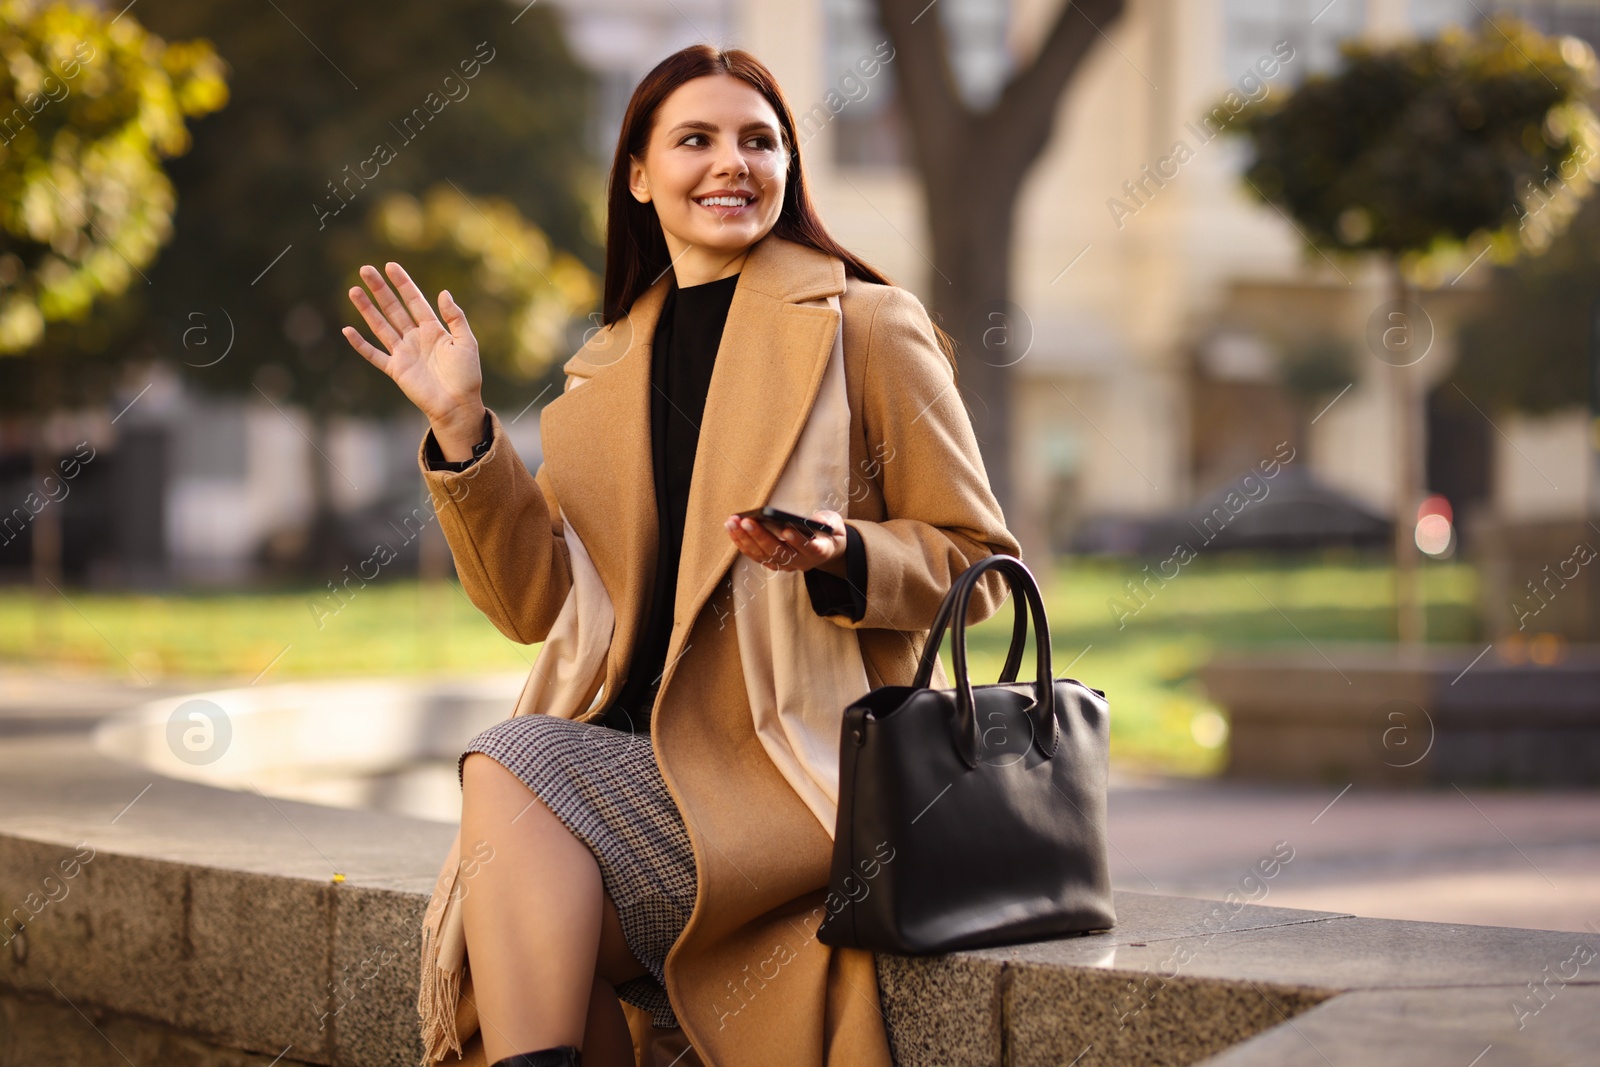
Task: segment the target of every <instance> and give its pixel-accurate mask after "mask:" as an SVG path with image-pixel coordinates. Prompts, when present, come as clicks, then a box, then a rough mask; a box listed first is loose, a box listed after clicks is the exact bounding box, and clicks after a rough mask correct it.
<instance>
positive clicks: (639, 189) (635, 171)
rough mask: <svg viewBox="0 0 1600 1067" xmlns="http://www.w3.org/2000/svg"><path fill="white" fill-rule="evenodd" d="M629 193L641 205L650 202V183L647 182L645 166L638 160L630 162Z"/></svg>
mask: <svg viewBox="0 0 1600 1067" xmlns="http://www.w3.org/2000/svg"><path fill="white" fill-rule="evenodd" d="M628 192H630V193H632V194H633V198H634V199H635V200H637V201H639V203H641V204H648V203H649V202H650V183H649V182H648V181H646V180H645V176H644V166H643V164H641V163H640V162H639V161H638V160H636V159H630V160H629V162H628Z"/></svg>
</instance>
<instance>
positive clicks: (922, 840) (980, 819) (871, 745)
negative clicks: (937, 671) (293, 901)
mask: <svg viewBox="0 0 1600 1067" xmlns="http://www.w3.org/2000/svg"><path fill="white" fill-rule="evenodd" d="M991 569H998V570H1000V571H1001V573H1003V574H1004V575H1005V576H1006V578H1007V580H1008V582H1009V583H1010V585H1011V591H1012V597H1011V599H1012V601H1013V602H1015V604H1016V625H1015V627H1014V628H1013V632H1012V637H1011V650H1010V652H1009V653H1008V654H1007V656H1006V662H1005V667H1004V669H1003V670H1002V671H1001V673H1000V680H999V681H998V682H996V683H994V684H992V685H978V686H974V685H972V684H971V683H970V682H969V680H968V677H967V635H966V619H967V610H968V604H969V602H970V601H971V598H972V592H973V589H974V588H975V586H976V585H977V582H978V579H979V578H981V577H982V576H983V575H984V574H985V573H987V572H988V571H990V570H991ZM1029 611H1031V612H1032V614H1033V629H1034V643H1035V645H1036V646H1037V660H1036V666H1035V677H1034V680H1033V681H1032V682H1018V681H1017V680H1016V677H1017V669H1018V667H1019V666H1020V665H1021V663H1022V655H1023V648H1024V645H1025V643H1026V640H1027V635H1028V622H1027V620H1028V612H1029ZM952 620H954V626H953V633H952V643H953V656H954V660H955V688H954V689H930V688H928V682H929V680H930V679H931V678H932V675H933V667H934V663H935V662H936V660H937V658H938V655H939V647H940V644H941V642H942V640H943V638H944V631H945V628H946V627H947V626H949V625H950V624H951V622H952ZM1109 715H1110V709H1109V707H1108V705H1107V702H1106V698H1105V694H1104V693H1103V692H1101V691H1100V690H1098V689H1090V688H1089V687H1088V686H1086V685H1084V684H1082V683H1081V682H1077V681H1074V680H1072V679H1070V678H1064V679H1057V678H1055V677H1054V676H1053V675H1052V674H1051V667H1050V629H1049V625H1048V623H1047V622H1046V620H1045V614H1044V598H1043V597H1042V596H1041V594H1040V592H1039V583H1038V582H1037V581H1035V580H1034V577H1033V573H1032V572H1031V571H1029V570H1028V568H1027V567H1026V566H1025V565H1024V564H1023V562H1022V561H1021V560H1020V559H1017V558H1016V557H1015V556H1009V555H1005V554H1003V553H1000V554H995V555H991V556H987V557H985V558H984V559H982V560H979V561H978V562H977V563H974V564H972V565H971V566H970V567H968V568H967V569H966V570H964V571H962V572H961V574H960V575H959V576H958V577H957V579H956V581H955V583H954V584H953V585H952V587H951V589H950V592H949V594H948V595H947V596H946V597H945V599H944V603H943V604H941V605H940V607H939V612H938V615H937V616H935V618H934V621H933V626H932V628H931V630H930V632H929V634H928V642H927V644H926V645H925V646H924V647H923V650H922V659H921V662H920V663H919V665H918V668H917V674H916V677H915V678H914V679H913V680H912V684H911V685H909V686H904V685H898V686H895V685H891V686H881V687H879V688H877V689H874V690H872V691H871V692H869V693H868V694H866V695H865V696H863V697H862V698H861V699H860V700H858V701H856V702H855V703H853V704H851V705H850V706H849V707H848V708H847V709H845V713H844V724H843V735H842V737H841V743H840V756H839V814H838V823H837V826H836V834H835V836H834V844H833V866H832V870H831V872H830V876H829V885H828V888H829V892H828V894H827V897H826V911H827V914H826V915H825V916H824V918H823V921H822V923H821V925H820V926H819V927H818V928H817V932H816V936H817V939H818V940H819V941H821V942H822V943H823V944H826V945H833V946H836V947H841V948H864V949H871V950H874V951H883V952H895V953H901V954H904V955H922V954H926V953H934V952H950V951H955V950H958V949H970V948H987V947H991V946H996V945H1009V944H1016V943H1018V942H1022V941H1038V940H1046V939H1049V938H1055V937H1062V936H1064V935H1067V934H1078V933H1087V932H1089V931H1092V930H1106V929H1109V928H1111V927H1112V926H1113V925H1115V923H1116V912H1115V911H1114V910H1113V908H1112V903H1111V877H1110V872H1109V870H1108V868H1107V864H1106V836H1105V827H1106V772H1107V762H1108V756H1109V744H1110V722H1109Z"/></svg>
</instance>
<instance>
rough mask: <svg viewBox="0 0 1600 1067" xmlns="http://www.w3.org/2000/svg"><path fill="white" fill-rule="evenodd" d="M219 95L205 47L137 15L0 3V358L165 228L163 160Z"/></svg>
mask: <svg viewBox="0 0 1600 1067" xmlns="http://www.w3.org/2000/svg"><path fill="white" fill-rule="evenodd" d="M227 99H228V90H227V85H226V82H225V81H224V66H223V63H222V61H221V60H220V59H219V58H218V56H217V55H216V53H215V52H214V51H213V50H212V48H211V45H210V44H209V43H207V42H205V41H202V40H197V41H189V42H180V43H173V44H168V43H166V42H165V41H163V40H162V39H161V38H159V37H155V36H152V35H150V34H148V33H146V32H145V30H144V29H143V27H141V26H140V25H139V23H138V21H137V20H136V19H135V18H134V16H133V15H131V14H127V13H124V14H123V15H122V16H121V17H113V16H112V15H111V14H110V13H108V12H107V11H104V10H102V9H100V8H97V7H91V6H88V5H87V4H67V3H60V2H57V3H49V4H46V3H41V2H39V0H4V2H0V355H12V354H15V353H19V352H24V351H27V350H28V349H30V348H33V347H34V346H35V345H37V344H38V343H39V342H40V340H41V339H42V338H43V337H44V334H45V329H46V326H47V324H48V323H52V322H69V321H70V322H77V321H82V320H83V319H84V318H85V316H86V315H87V314H88V313H89V311H90V309H91V308H93V307H94V306H95V305H96V302H97V301H99V300H101V299H102V298H105V297H115V296H117V295H118V294H121V293H122V292H123V291H124V290H126V289H127V287H128V285H129V283H130V282H131V281H132V280H133V278H134V277H135V275H136V274H137V273H138V272H140V271H141V270H142V268H144V267H146V266H148V265H149V264H150V263H151V261H152V260H154V259H155V257H156V253H157V251H158V250H159V249H160V247H161V245H162V244H163V243H164V242H166V241H167V240H168V239H169V238H170V236H171V234H172V212H173V206H174V193H173V187H172V183H171V182H170V181H169V180H168V178H167V176H166V174H165V173H164V172H163V171H162V164H161V160H162V159H163V158H170V157H173V156H177V155H180V154H182V153H184V152H186V151H188V149H189V144H190V141H189V131H188V129H187V128H186V127H185V125H184V119H185V118H192V117H195V116H199V115H204V114H206V113H208V112H212V111H216V110H217V109H218V108H221V107H222V106H223V105H224V104H225V103H226V102H227Z"/></svg>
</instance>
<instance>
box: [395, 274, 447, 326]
mask: <svg viewBox="0 0 1600 1067" xmlns="http://www.w3.org/2000/svg"><path fill="white" fill-rule="evenodd" d="M384 266H385V269H387V270H388V272H389V280H390V281H392V282H394V287H395V288H396V289H398V290H400V299H401V300H404V301H405V303H406V310H407V311H409V312H411V317H412V318H414V319H416V320H417V325H418V326H424V325H427V324H428V323H429V322H438V321H439V316H437V315H435V314H434V313H433V308H432V307H430V306H429V305H428V298H427V297H425V296H423V295H422V290H421V289H418V288H417V283H416V282H414V281H412V280H411V275H409V274H407V273H406V269H405V268H404V267H402V266H401V265H400V264H398V263H395V262H392V261H391V262H389V263H386V264H385V265H384Z"/></svg>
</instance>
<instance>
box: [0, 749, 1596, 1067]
mask: <svg viewBox="0 0 1600 1067" xmlns="http://www.w3.org/2000/svg"><path fill="white" fill-rule="evenodd" d="M3 756H4V759H5V761H6V765H7V768H8V771H7V774H6V776H5V778H4V780H3V781H0V905H4V906H6V907H13V906H15V905H17V904H18V903H20V902H22V901H24V900H25V899H28V897H29V894H38V895H37V896H35V897H33V898H32V899H33V900H35V901H36V902H38V901H44V900H45V899H46V897H45V895H46V894H47V893H49V894H54V895H55V896H56V897H57V899H55V900H49V901H47V902H45V903H43V906H42V907H41V908H40V909H39V911H38V914H37V915H36V916H35V917H34V918H33V919H32V920H31V921H30V922H29V924H28V926H27V928H26V929H25V930H24V931H23V933H22V934H21V935H20V936H18V937H14V938H11V939H10V940H9V943H8V944H4V945H3V947H0V987H3V988H4V989H5V990H7V991H8V992H7V993H6V994H5V995H4V996H0V1018H4V1019H5V1020H6V1021H7V1028H6V1029H7V1034H6V1037H5V1038H4V1039H3V1040H0V1067H3V1065H9V1064H12V1063H16V1064H23V1063H26V1064H30V1065H31V1064H35V1063H39V1062H47V1061H48V1060H50V1059H54V1060H56V1061H58V1062H93V1061H91V1060H86V1059H84V1058H83V1055H82V1054H81V1049H82V1048H83V1047H84V1046H83V1045H82V1043H81V1040H80V1039H81V1038H82V1037H83V1036H84V1035H85V1034H87V1035H88V1036H89V1037H91V1038H93V1039H94V1040H95V1041H100V1040H102V1038H101V1037H97V1036H95V1035H94V1034H93V1033H92V1032H91V1031H90V1028H89V1024H88V1022H87V1020H88V1019H90V1018H97V1019H99V1018H104V1019H106V1020H109V1021H110V1023H109V1024H110V1025H111V1026H112V1027H113V1028H116V1027H121V1028H122V1029H121V1030H118V1032H119V1033H127V1034H129V1035H130V1037H129V1040H130V1041H141V1042H144V1044H143V1045H141V1046H140V1047H149V1048H158V1047H167V1046H165V1045H163V1044H162V1042H169V1043H173V1042H175V1043H176V1044H172V1045H171V1047H172V1048H174V1049H177V1048H189V1049H192V1050H200V1049H209V1050H211V1051H210V1052H208V1053H206V1055H212V1056H213V1058H214V1062H216V1063H219V1064H221V1063H240V1064H245V1063H257V1062H260V1061H259V1060H257V1059H255V1058H252V1057H265V1058H266V1059H267V1060H268V1061H270V1058H271V1057H274V1056H278V1055H280V1054H281V1055H283V1056H284V1060H283V1061H282V1062H300V1063H317V1064H338V1065H363V1067H364V1065H369V1064H370V1065H380V1064H382V1065H390V1064H393V1065H397V1067H399V1065H405V1067H409V1065H411V1064H415V1063H416V1062H417V1061H418V1059H419V1046H418V1042H417V1039H416V1015H415V1009H414V1004H415V996H416V980H417V979H416V974H417V967H416V958H417V942H416V930H417V924H418V921H419V919H420V916H421V914H422V911H423V909H424V907H425V906H426V902H427V893H428V891H429V889H430V887H431V884H432V880H433V878H434V876H435V874H436V873H437V867H438V863H439V860H440V857H442V856H443V854H444V850H445V849H446V848H447V847H448V844H449V840H450V837H451V834H452V830H451V828H450V827H449V826H447V825H444V824H441V823H434V822H425V821H423V820H418V819H410V818H405V817H402V816H393V815H383V814H377V813H371V812H360V811H347V810H340V809H332V808H324V807H319V806H317V805H311V804H301V803H296V802H293V801H286V800H269V799H268V798H266V797H263V796H260V795H256V794H252V793H238V792H229V791H225V790H218V789H214V788H211V787H208V786H202V785H197V784H194V783H187V782H177V781H173V780H170V779H164V778H158V777H154V776H152V775H151V774H150V773H149V772H147V771H142V770H139V769H137V768H134V767H131V766H128V765H124V764H119V763H114V762H112V761H109V760H106V759H105V758H103V757H100V756H98V755H96V754H94V753H93V752H92V751H87V750H86V748H85V746H84V745H83V744H82V743H81V738H80V739H77V741H76V742H74V740H73V739H72V738H68V737H50V736H30V737H21V738H13V739H9V740H8V741H7V742H6V743H5V745H4V753H3ZM80 842H84V843H87V845H88V846H89V847H90V848H92V849H93V855H92V858H89V859H87V860H85V861H81V862H80V863H79V865H78V869H77V871H76V874H75V876H74V877H71V878H64V877H62V876H61V873H60V871H61V866H60V865H61V862H62V861H63V860H64V859H68V858H70V857H73V856H74V855H75V854H76V850H77V846H78V845H79V843H80ZM335 872H337V873H341V874H343V875H344V876H345V878H344V881H343V882H340V883H336V882H334V881H333V877H332V876H333V874H334V873H335ZM46 878H53V879H54V882H53V886H54V888H52V887H51V884H48V883H47V882H46ZM1117 908H1118V915H1119V918H1120V920H1121V922H1120V925H1119V926H1118V927H1117V928H1116V929H1115V930H1113V931H1110V932H1108V933H1105V934H1100V935H1093V936H1088V937H1080V938H1069V939H1064V940H1060V941H1052V942H1041V943H1037V944H1029V945H1019V946H1012V947H1009V948H1001V949H986V950H978V951H970V952H961V953H954V954H950V955H945V956H937V957H924V958H911V957H899V956H890V955H881V956H880V957H879V960H878V973H879V983H880V988H881V990H882V996H883V1005H884V1010H885V1016H886V1019H887V1021H888V1026H889V1030H890V1034H891V1039H892V1042H893V1045H894V1048H895V1052H896V1057H897V1061H898V1063H899V1064H900V1065H901V1067H921V1065H924V1064H927V1065H933V1064H938V1065H940V1067H948V1065H966V1064H972V1065H984V1067H987V1065H993V1064H1002V1063H1003V1064H1007V1065H1019V1067H1020V1065H1029V1064H1052V1065H1057V1067H1059V1065H1060V1064H1066V1063H1072V1062H1074V1061H1075V1059H1076V1060H1077V1062H1078V1063H1079V1064H1080V1065H1081V1067H1093V1065H1096V1064H1191V1063H1196V1062H1198V1061H1201V1060H1203V1059H1205V1057H1207V1056H1214V1057H1215V1059H1214V1060H1212V1061H1209V1062H1211V1063H1214V1064H1216V1065H1221V1067H1253V1065H1266V1064H1278V1063H1300V1062H1305V1063H1321V1062H1323V1060H1322V1057H1323V1056H1326V1057H1327V1058H1328V1059H1329V1060H1331V1061H1333V1062H1360V1063H1363V1064H1375V1065H1380V1067H1381V1065H1385V1064H1395V1065H1399V1064H1407V1065H1424V1067H1426V1065H1430V1064H1441V1065H1446V1064H1447V1065H1449V1067H1462V1065H1463V1064H1465V1063H1468V1062H1470V1061H1471V1058H1472V1055H1476V1054H1477V1052H1478V1051H1481V1049H1482V1048H1483V1047H1484V1046H1485V1045H1489V1044H1495V1045H1496V1046H1497V1047H1501V1046H1502V1045H1503V1046H1504V1047H1510V1048H1518V1049H1525V1050H1526V1051H1527V1055H1526V1056H1523V1057H1519V1058H1518V1062H1542V1061H1544V1060H1552V1061H1553V1060H1554V1059H1556V1058H1558V1057H1557V1052H1558V1050H1561V1049H1566V1048H1575V1047H1578V1045H1579V1044H1581V1043H1583V1042H1589V1044H1587V1045H1585V1046H1584V1047H1586V1048H1592V1042H1593V1036H1594V1027H1595V1022H1594V1020H1595V1018H1597V1016H1596V1014H1595V1013H1594V1012H1593V1011H1592V1010H1590V1009H1591V1008H1592V1006H1593V1004H1594V1003H1595V1000H1596V997H1597V996H1600V983H1597V982H1596V979H1595V975H1596V974H1597V973H1600V959H1592V960H1591V961H1590V962H1589V963H1587V964H1585V965H1583V966H1581V967H1580V968H1579V973H1578V974H1577V975H1576V976H1574V977H1573V978H1572V979H1571V980H1570V981H1566V982H1564V983H1562V982H1559V980H1557V982H1556V984H1555V985H1547V986H1545V987H1544V988H1545V989H1546V990H1547V993H1546V998H1547V999H1546V1001H1544V1002H1538V1001H1534V1002H1530V1003H1535V1004H1538V1003H1543V1004H1544V1006H1543V1009H1542V1011H1540V1012H1539V1013H1537V1014H1536V1015H1534V1016H1532V1017H1531V1018H1529V1019H1527V1020H1526V1025H1525V1026H1524V1027H1523V1028H1522V1029H1521V1030H1516V1029H1514V1026H1513V1024H1514V1023H1515V1021H1516V1018H1515V1014H1514V1012H1513V1010H1512V1009H1511V1008H1510V1007H1509V1005H1510V1004H1511V1003H1512V999H1513V998H1515V997H1516V996H1517V995H1518V994H1519V992H1520V994H1521V995H1522V996H1523V997H1524V998H1526V997H1528V996H1531V993H1530V992H1529V991H1528V989H1527V988H1526V985H1527V983H1529V982H1537V981H1540V980H1541V979H1545V978H1547V977H1548V976H1549V975H1550V974H1551V971H1550V970H1546V968H1547V967H1548V968H1551V969H1557V970H1559V969H1560V968H1561V966H1562V961H1564V960H1568V959H1570V958H1571V957H1572V956H1573V953H1574V948H1575V946H1578V945H1585V946H1600V937H1594V936H1590V935H1585V934H1565V933H1553V932H1548V931H1529V930H1512V929H1502V928H1492V927H1471V926H1450V925H1443V924H1434V923H1414V922H1397V921H1389V920H1373V919H1359V918H1356V917H1353V916H1349V915H1341V914H1335V913H1327V912H1309V911H1297V910H1290V909H1283V908H1274V907H1265V906H1258V905H1244V906H1242V907H1240V908H1239V909H1238V910H1237V911H1236V912H1235V911H1230V909H1228V908H1227V907H1226V906H1224V905H1221V904H1219V903H1217V902H1212V901H1202V900H1194V899H1188V898H1179V897H1160V896H1153V895H1148V894H1139V893H1118V895H1117ZM6 936H7V935H5V934H0V942H4V941H5V940H6ZM1552 989H1553V990H1556V991H1557V992H1556V995H1555V996H1551V995H1550V993H1549V992H1548V990H1552ZM45 998H48V1001H46V999H45ZM1563 998H1564V999H1563ZM63 1000H65V1001H66V1002H69V1003H70V1008H69V1006H68V1004H66V1003H63ZM50 1004H53V1005H55V1006H56V1007H57V1008H59V1009H60V1010H58V1011H54V1012H51V1011H47V1010H45V1008H47V1007H48V1006H49V1005H50ZM34 1009H38V1010H34ZM63 1011H65V1012H67V1014H64V1015H63V1014H62V1012H63ZM80 1012H81V1013H82V1015H80V1014H79V1013H80ZM1417 1012H1425V1013H1426V1014H1427V1017H1428V1018H1430V1019H1438V1020H1441V1021H1440V1022H1439V1023H1438V1024H1437V1025H1436V1026H1432V1025H1430V1026H1429V1027H1419V1026H1417V1025H1416V1020H1415V1019H1414V1018H1413V1015H1414V1014H1415V1013H1417ZM1295 1016H1298V1018H1296V1019H1295V1023H1294V1025H1293V1026H1290V1025H1288V1024H1287V1020H1288V1019H1289V1018H1291V1017H1295ZM73 1019H80V1020H81V1021H82V1023H83V1025H82V1032H81V1033H77V1034H74V1033H73V1032H71V1031H70V1029H69V1028H62V1027H61V1026H60V1025H59V1024H60V1022H61V1020H66V1021H67V1022H71V1020H73ZM14 1020H15V1021H17V1022H19V1024H20V1025H18V1026H16V1027H13V1026H12V1025H11V1023H12V1022H13V1021H14ZM34 1020H37V1024H36V1023H35V1021H34ZM1441 1028H1442V1029H1441ZM49 1032H55V1033H56V1034H57V1035H58V1036H57V1037H50V1036H49ZM1441 1033H1443V1034H1445V1035H1446V1036H1447V1037H1448V1040H1445V1039H1444V1038H1441V1037H1440V1034H1441ZM1384 1035H1387V1036H1384ZM1480 1038H1481V1041H1480V1040H1479V1039H1480ZM49 1041H60V1042H65V1044H60V1045H41V1044H40V1042H49ZM1475 1041H1476V1042H1478V1044H1477V1047H1476V1049H1473V1051H1472V1053H1471V1055H1468V1056H1466V1057H1465V1058H1463V1057H1461V1056H1459V1055H1458V1052H1459V1050H1460V1049H1461V1048H1464V1047H1467V1046H1469V1045H1471V1044H1472V1043H1473V1042H1475ZM1241 1042H1242V1043H1241ZM1311 1042H1314V1043H1315V1044H1314V1047H1304V1046H1308V1045H1309V1044H1310V1043H1311ZM185 1043H187V1044H185ZM47 1048H59V1049H60V1051H59V1052H50V1053H46V1052H45V1051H42V1050H44V1049H47ZM229 1050H232V1055H233V1058H231V1059H230V1058H227V1057H228V1055H229V1054H230V1052H229ZM246 1054H250V1055H246ZM194 1055H195V1057H196V1058H195V1059H194V1060H193V1062H197V1063H209V1062H213V1060H207V1059H205V1058H204V1057H203V1056H201V1054H200V1052H195V1053H194ZM41 1057H43V1058H41ZM1079 1057H1081V1058H1079ZM1308 1057H1309V1058H1308ZM1541 1057H1542V1059H1541ZM188 1058H189V1054H188V1053H184V1055H183V1056H182V1057H180V1059H183V1060H185V1061H187V1060H188ZM114 1061H115V1062H121V1060H120V1056H119V1057H117V1058H115V1060H114ZM108 1062H112V1061H108ZM174 1062H177V1060H175V1061H174Z"/></svg>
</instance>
